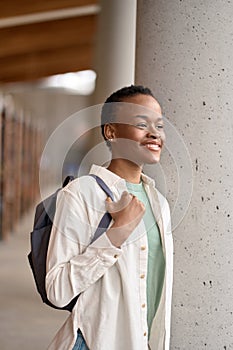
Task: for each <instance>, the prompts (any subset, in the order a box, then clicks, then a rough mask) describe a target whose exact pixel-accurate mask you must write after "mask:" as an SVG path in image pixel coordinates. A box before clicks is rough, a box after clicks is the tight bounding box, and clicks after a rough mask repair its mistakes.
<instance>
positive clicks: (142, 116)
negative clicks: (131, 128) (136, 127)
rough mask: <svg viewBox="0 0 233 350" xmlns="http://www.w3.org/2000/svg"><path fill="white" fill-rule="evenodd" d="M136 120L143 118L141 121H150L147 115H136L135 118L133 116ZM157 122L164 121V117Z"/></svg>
mask: <svg viewBox="0 0 233 350" xmlns="http://www.w3.org/2000/svg"><path fill="white" fill-rule="evenodd" d="M133 117H134V118H141V119H145V120H148V119H150V118H149V117H148V116H147V115H140V114H139V115H135V116H133ZM157 121H163V118H162V117H159V118H158V119H157Z"/></svg>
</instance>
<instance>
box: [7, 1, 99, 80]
mask: <svg viewBox="0 0 233 350" xmlns="http://www.w3.org/2000/svg"><path fill="white" fill-rule="evenodd" d="M97 5H98V0H40V1H31V0H20V1H17V0H7V1H4V0H2V1H0V8H1V11H0V42H1V45H0V83H6V82H20V81H32V80H36V79H39V78H42V77H46V76H49V75H53V74H59V73H65V72H72V71H78V70H83V69H90V68H92V67H93V54H94V46H95V33H96V29H97V17H98V6H97ZM67 10H68V11H69V13H68V12H67ZM79 10H83V11H84V14H82V15H79V14H78V12H80V11H79ZM76 13H77V14H76ZM50 15H51V16H50ZM22 16H24V17H22ZM38 16H39V19H38ZM43 16H44V17H43ZM45 19H46V20H45ZM25 21H26V24H23V23H25Z"/></svg>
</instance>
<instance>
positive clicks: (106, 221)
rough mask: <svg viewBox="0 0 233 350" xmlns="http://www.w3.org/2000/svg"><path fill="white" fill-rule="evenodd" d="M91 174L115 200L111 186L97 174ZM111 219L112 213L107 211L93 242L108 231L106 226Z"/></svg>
mask: <svg viewBox="0 0 233 350" xmlns="http://www.w3.org/2000/svg"><path fill="white" fill-rule="evenodd" d="M90 176H92V177H93V178H94V179H95V180H96V182H97V183H98V185H99V186H100V187H101V188H102V190H103V191H104V192H105V193H106V195H107V196H108V197H110V198H111V200H112V201H114V198H113V193H112V191H111V190H110V188H109V187H108V186H107V185H106V183H105V182H104V181H103V180H102V179H101V178H100V177H99V176H97V175H94V174H90ZM111 221H112V217H111V215H110V214H109V213H108V212H106V213H105V214H104V216H103V217H102V219H101V220H100V223H99V225H98V228H97V230H96V231H95V234H94V236H93V238H92V241H91V243H93V242H94V241H95V240H96V239H97V238H99V237H100V236H101V235H102V234H103V233H104V232H105V231H106V228H108V226H109V225H110V222H111Z"/></svg>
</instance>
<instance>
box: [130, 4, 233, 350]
mask: <svg viewBox="0 0 233 350" xmlns="http://www.w3.org/2000/svg"><path fill="white" fill-rule="evenodd" d="M232 13H233V3H232V2H231V1H226V0H223V1H220V0H206V1H201V0H196V1H192V0H186V1H182V0H179V1H178V0H175V1H174V0H170V1H169V0H167V1H162V0H157V1H153V0H148V1H142V0H139V1H138V12H137V44H136V83H141V84H144V85H147V86H149V87H151V89H152V90H153V92H154V94H155V95H156V97H157V98H158V100H159V102H160V103H161V104H162V107H163V111H164V114H165V116H166V117H167V118H168V120H169V122H170V123H172V124H173V126H174V127H175V130H176V131H177V132H178V133H179V135H180V136H177V135H178V134H177V135H176V137H174V138H173V140H169V136H170V135H168V145H170V146H169V147H167V149H166V150H165V154H164V157H163V159H162V163H161V167H162V169H163V170H164V171H163V175H164V177H165V180H166V181H165V182H166V188H167V189H168V190H167V191H166V195H167V197H168V200H169V201H170V203H171V207H172V221H173V227H174V241H175V256H174V259H175V271H174V293H173V308H172V312H173V314H172V338H171V349H172V350H175V349H179V350H196V349H198V350H199V349H208V350H210V349H211V350H220V349H223V350H224V349H232V348H233V317H232V312H233V298H232V290H233V278H232V266H233V254H232V250H233V235H232V233H233V214H232V208H233V194H232V191H233V190H232V176H233V161H232V157H233V156H232V151H233V119H232V114H233V98H232V91H233V82H232V81H233V80H232V76H233V65H232V57H233V21H232ZM170 131H171V128H170V129H169V132H168V134H172V132H170ZM173 134H174V130H173ZM180 138H182V139H183V141H184V144H185V145H186V146H187V149H185V147H183V154H180V153H177V154H176V156H175V157H174V156H173V155H174V150H175V149H176V141H177V144H178V143H180ZM178 141H179V142H178ZM171 146H172V147H171ZM172 153H173V154H172ZM185 153H186V154H185ZM188 153H189V154H190V157H191V164H192V172H191V171H190V168H188V167H187V169H189V170H188V171H187V172H186V173H185V172H183V170H182V169H184V166H187V162H188ZM171 155H172V156H171ZM179 157H181V158H180V159H179ZM182 157H183V158H182ZM184 159H186V160H185V161H184V163H185V164H182V161H183V160H184ZM174 170H175V171H176V174H175V173H174ZM174 174H175V175H174ZM180 174H181V176H180ZM188 178H189V180H190V181H189V182H190V183H191V182H192V184H193V193H192V197H191V202H190V205H189V206H188V201H187V202H186V204H185V206H182V203H183V202H185V195H184V197H183V202H182V200H181V201H180V205H178V207H179V208H177V206H176V199H177V196H178V193H179V191H182V186H183V183H186V182H188ZM183 180H184V181H183ZM182 181H183V182H182ZM174 183H175V184H176V186H174ZM159 185H160V184H158V186H159ZM190 191H191V190H190V188H189V191H188V192H187V193H186V196H187V197H189V196H190ZM175 207H176V208H177V209H175V210H174V208H175ZM182 211H183V214H185V216H184V218H183V220H182V221H181V222H178V220H177V215H180V213H181V212H182ZM174 223H175V224H174Z"/></svg>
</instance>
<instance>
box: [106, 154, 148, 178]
mask: <svg viewBox="0 0 233 350" xmlns="http://www.w3.org/2000/svg"><path fill="white" fill-rule="evenodd" d="M107 169H108V170H110V171H111V172H113V173H115V174H116V175H118V176H120V177H121V178H122V179H125V180H126V181H128V182H131V183H135V184H138V183H140V180H141V173H142V167H140V166H139V165H137V164H135V163H133V162H130V161H129V160H126V159H120V158H118V159H112V160H111V163H110V164H109V166H108V168H107Z"/></svg>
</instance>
